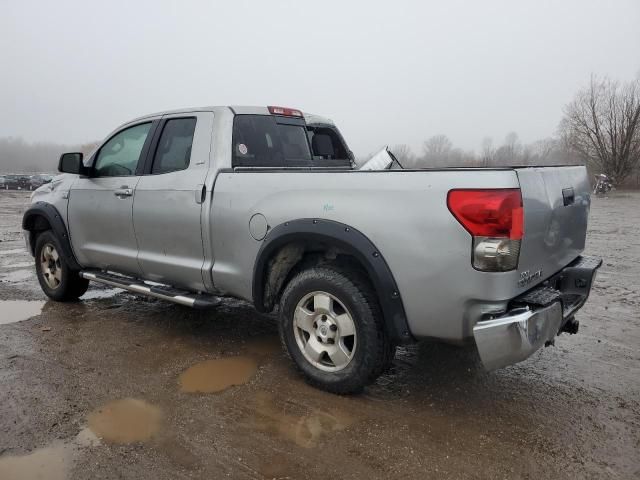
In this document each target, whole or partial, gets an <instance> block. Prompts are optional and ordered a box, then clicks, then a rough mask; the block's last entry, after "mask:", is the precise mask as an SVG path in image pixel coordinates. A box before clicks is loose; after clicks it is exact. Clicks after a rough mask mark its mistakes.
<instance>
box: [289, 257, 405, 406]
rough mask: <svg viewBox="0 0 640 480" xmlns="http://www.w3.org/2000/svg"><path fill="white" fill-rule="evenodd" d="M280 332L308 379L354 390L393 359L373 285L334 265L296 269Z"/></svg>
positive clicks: (329, 387) (345, 390)
mask: <svg viewBox="0 0 640 480" xmlns="http://www.w3.org/2000/svg"><path fill="white" fill-rule="evenodd" d="M280 337H281V339H282V342H283V344H284V346H285V347H286V349H287V351H288V352H289V355H290V356H291V358H292V359H293V361H294V362H295V363H296V365H297V367H298V368H299V369H300V370H301V371H302V373H303V374H304V375H305V377H306V378H307V380H308V381H309V383H311V384H313V385H315V386H317V387H320V388H322V389H324V390H328V391H330V392H333V393H342V394H345V393H354V392H358V391H360V390H362V388H363V387H364V386H366V385H368V384H370V383H371V382H373V381H374V380H375V379H376V378H377V377H378V376H379V375H380V374H381V373H382V372H383V370H384V369H385V368H386V367H387V366H388V365H389V363H390V360H391V359H392V358H393V352H395V348H394V347H393V345H392V344H391V343H390V342H389V339H388V337H387V335H386V332H385V330H384V325H383V318H382V314H381V312H380V308H379V306H378V303H377V301H376V297H375V294H374V292H373V290H372V288H371V287H370V286H369V284H368V282H366V281H365V280H364V279H363V278H362V277H361V276H360V275H359V274H358V273H357V272H356V271H354V270H351V269H341V268H339V267H335V266H332V265H328V266H318V267H313V268H310V269H308V270H304V271H302V272H300V273H298V274H297V275H296V276H295V277H294V278H292V279H291V281H290V282H289V284H288V285H287V287H286V288H285V290H284V292H283V294H282V298H281V301H280Z"/></svg>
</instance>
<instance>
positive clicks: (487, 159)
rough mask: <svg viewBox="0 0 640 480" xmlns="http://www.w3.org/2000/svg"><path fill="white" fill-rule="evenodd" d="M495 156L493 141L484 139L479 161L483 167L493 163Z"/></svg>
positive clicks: (487, 138)
mask: <svg viewBox="0 0 640 480" xmlns="http://www.w3.org/2000/svg"><path fill="white" fill-rule="evenodd" d="M495 155H496V149H495V148H494V146H493V139H492V138H491V137H484V138H483V139H482V151H481V152H480V161H481V162H482V166H483V167H488V166H489V165H491V164H492V163H493V158H494V157H495Z"/></svg>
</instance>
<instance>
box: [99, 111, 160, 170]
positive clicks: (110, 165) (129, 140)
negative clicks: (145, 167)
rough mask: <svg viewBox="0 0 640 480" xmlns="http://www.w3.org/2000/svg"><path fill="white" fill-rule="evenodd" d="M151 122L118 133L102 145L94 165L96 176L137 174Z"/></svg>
mask: <svg viewBox="0 0 640 480" xmlns="http://www.w3.org/2000/svg"><path fill="white" fill-rule="evenodd" d="M150 129H151V122H149V123H141V124H139V125H135V126H133V127H129V128H127V129H125V130H122V131H121V132H118V133H116V134H115V135H114V136H113V137H111V138H110V139H109V140H108V141H107V143H105V144H104V145H103V146H102V147H100V151H99V152H98V157H97V158H96V162H95V165H94V173H93V176H95V177H123V176H131V175H135V174H136V168H137V166H138V161H139V160H140V153H141V152H142V148H143V147H144V143H145V141H146V140H147V137H148V136H149V131H150Z"/></svg>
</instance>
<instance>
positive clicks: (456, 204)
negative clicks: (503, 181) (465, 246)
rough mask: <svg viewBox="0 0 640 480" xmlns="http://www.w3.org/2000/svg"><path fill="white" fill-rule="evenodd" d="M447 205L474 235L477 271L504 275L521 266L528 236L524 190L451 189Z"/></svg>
mask: <svg viewBox="0 0 640 480" xmlns="http://www.w3.org/2000/svg"><path fill="white" fill-rule="evenodd" d="M447 206H448V207H449V210H450V211H451V213H452V214H453V216H454V217H456V220H458V222H460V224H461V225H462V226H463V227H464V228H465V229H466V230H467V231H468V232H469V233H470V234H471V235H472V236H473V247H472V248H473V266H474V267H475V268H476V269H478V270H482V271H487V272H502V271H507V270H513V269H515V268H516V267H517V266H518V258H519V256H520V240H521V239H522V236H523V234H524V213H523V208H522V195H521V193H520V189H518V188H505V189H491V190H489V189H486V190H451V191H450V192H449V195H448V196H447Z"/></svg>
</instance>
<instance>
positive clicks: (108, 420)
mask: <svg viewBox="0 0 640 480" xmlns="http://www.w3.org/2000/svg"><path fill="white" fill-rule="evenodd" d="M27 204H28V195H27V194H25V193H21V192H4V191H2V192H0V479H2V480H7V479H11V478H38V477H37V475H38V474H42V475H43V476H42V477H41V478H47V479H52V480H58V479H66V478H73V479H88V478H136V479H176V478H178V479H180V478H216V479H217V478H223V477H229V478H242V479H244V478H252V479H255V478H257V479H261V478H269V479H271V478H296V479H297V478H304V479H315V478H318V479H320V478H322V479H327V478H353V479H362V478H368V479H378V478H379V479H388V478H416V479H418V478H420V479H421V478H454V479H459V478H536V479H537V478H556V479H558V478H579V479H584V478H597V479H601V478H640V193H638V192H616V193H615V194H613V195H611V196H609V197H608V198H595V199H594V200H593V206H592V213H591V225H590V229H589V239H588V245H587V252H586V253H588V254H593V255H600V256H602V257H603V258H604V259H605V263H604V265H603V267H602V268H601V270H600V273H599V275H598V278H597V282H596V285H595V290H594V291H593V294H592V297H591V298H590V300H589V302H588V303H587V305H586V307H585V308H584V309H583V310H582V312H581V313H580V314H579V317H578V318H579V320H580V325H581V327H580V333H579V334H578V335H573V336H569V335H562V336H560V337H559V338H558V339H557V341H556V346H555V347H552V348H546V349H543V350H541V351H540V352H538V353H537V354H535V355H534V356H533V357H532V358H530V359H528V360H527V361H525V362H522V363H521V364H518V365H515V366H513V367H510V368H506V369H503V370H500V371H497V372H493V373H485V372H484V371H483V370H482V368H481V366H480V363H479V360H478V357H477V353H476V352H475V350H474V349H473V348H467V349H457V348H453V347H448V346H443V345H436V344H420V345H416V346H412V347H410V348H403V349H401V350H400V351H399V352H398V355H397V357H396V360H395V362H394V366H393V368H392V370H391V372H390V373H389V374H388V375H385V376H383V377H382V378H380V379H379V381H378V382H377V383H376V384H375V385H373V386H371V387H370V388H368V389H367V390H366V392H365V393H364V394H362V395H359V396H352V397H338V396H334V395H331V394H327V393H324V392H320V391H318V390H315V389H313V388H311V387H309V386H307V385H306V384H305V383H304V382H303V381H301V379H300V377H299V376H298V374H297V373H296V372H295V371H294V370H293V367H292V364H291V363H290V362H289V361H288V360H287V358H286V357H285V355H284V354H283V353H282V352H281V350H280V348H279V345H278V342H277V340H276V337H275V334H276V325H275V321H274V319H273V318H272V317H269V316H264V315H260V314H258V313H256V312H255V311H254V310H253V309H252V308H251V307H250V306H249V305H247V304H245V303H242V302H239V301H232V300H227V301H225V302H224V303H223V305H222V306H221V307H219V308H217V309H216V310H215V311H210V312H197V311H192V310H189V309H187V308H183V307H180V306H175V305H172V304H168V303H164V302H160V301H155V300H148V299H144V298H137V297H134V296H131V295H129V294H126V293H124V292H122V291H121V290H116V289H105V288H100V287H97V286H95V287H92V288H91V289H90V290H89V292H88V293H87V295H86V296H85V298H84V299H83V300H82V301H80V302H78V303H73V304H59V303H54V302H50V301H46V298H45V297H44V295H43V294H42V293H41V291H40V288H39V285H38V282H37V280H36V277H35V273H34V268H33V259H32V258H31V257H30V256H28V255H27V254H26V253H25V252H24V248H23V240H22V233H21V229H20V220H21V212H22V211H23V210H24V209H25V208H26V205H27ZM27 301H28V302H27ZM214 374H215V375H214ZM212 378H215V380H213V381H212V380H211V379H212Z"/></svg>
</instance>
